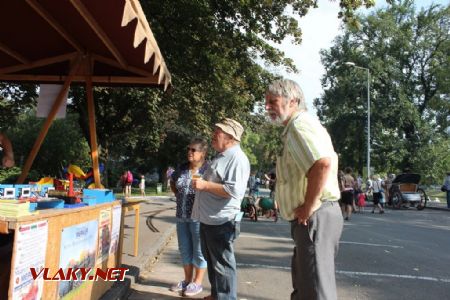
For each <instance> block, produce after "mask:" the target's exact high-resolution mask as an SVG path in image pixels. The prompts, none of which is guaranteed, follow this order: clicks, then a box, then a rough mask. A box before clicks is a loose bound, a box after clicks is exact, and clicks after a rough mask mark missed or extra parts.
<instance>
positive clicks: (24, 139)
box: [9, 112, 90, 177]
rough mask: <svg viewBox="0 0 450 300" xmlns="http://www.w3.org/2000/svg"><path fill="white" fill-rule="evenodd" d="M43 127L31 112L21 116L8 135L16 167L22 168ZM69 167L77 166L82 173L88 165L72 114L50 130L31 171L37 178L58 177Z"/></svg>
mask: <svg viewBox="0 0 450 300" xmlns="http://www.w3.org/2000/svg"><path fill="white" fill-rule="evenodd" d="M42 123H43V119H40V118H36V117H35V116H34V115H33V114H32V113H31V112H30V113H29V114H23V115H21V116H20V117H19V118H18V120H17V123H16V124H15V126H14V128H13V129H11V130H10V131H9V137H10V139H11V142H12V144H13V147H14V155H15V159H16V164H17V165H22V164H23V163H24V160H25V159H26V157H27V156H28V154H29V153H30V151H31V148H32V147H33V144H34V141H35V140H36V137H37V135H38V133H39V130H40V129H41V127H42ZM69 164H76V165H78V166H80V167H81V168H82V169H87V168H88V167H89V165H90V159H89V148H88V146H87V144H86V141H85V139H84V138H83V136H82V135H81V132H80V129H79V127H78V124H77V116H76V115H71V114H69V115H68V116H67V118H66V119H61V120H56V121H55V122H54V123H53V125H52V126H51V127H50V130H49V132H48V134H47V137H46V138H45V140H44V142H43V144H42V147H41V149H40V150H39V152H38V155H37V157H36V159H35V161H34V163H33V168H32V169H33V170H35V171H36V172H38V174H40V176H44V175H50V176H58V177H60V176H61V171H62V168H63V167H67V166H68V165H69Z"/></svg>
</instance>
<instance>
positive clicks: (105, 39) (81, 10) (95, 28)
mask: <svg viewBox="0 0 450 300" xmlns="http://www.w3.org/2000/svg"><path fill="white" fill-rule="evenodd" d="M70 2H71V3H72V5H73V6H74V7H75V8H76V9H77V10H78V12H79V13H80V15H81V16H82V17H83V18H84V20H85V21H86V23H88V24H89V26H90V27H91V29H92V30H93V31H94V32H95V34H96V35H97V36H98V37H99V38H100V39H101V40H102V42H103V43H104V44H105V46H106V47H107V48H108V50H109V51H110V52H111V53H112V55H113V56H114V57H115V58H116V59H117V61H118V62H119V63H120V65H121V66H122V67H123V68H126V67H127V63H126V61H125V59H124V58H123V57H122V55H121V54H120V52H119V50H118V49H117V48H116V46H114V43H113V42H112V40H111V39H110V38H109V37H108V35H107V34H106V32H105V31H104V30H103V29H102V28H101V27H100V25H99V24H98V23H97V21H96V20H95V18H94V17H93V16H92V15H91V13H90V12H89V10H88V9H87V8H86V6H84V4H83V3H82V2H81V1H80V0H70Z"/></svg>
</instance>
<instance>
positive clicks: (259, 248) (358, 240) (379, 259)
mask: <svg viewBox="0 0 450 300" xmlns="http://www.w3.org/2000/svg"><path fill="white" fill-rule="evenodd" d="M292 247H293V243H292V241H291V239H290V233H289V224H288V223H287V222H285V221H279V222H278V223H274V222H273V221H272V220H270V219H265V218H262V219H261V218H260V220H259V221H258V222H250V221H249V220H244V222H243V223H242V227H241V236H240V237H239V239H238V241H237V242H236V256H237V261H238V268H239V295H240V297H239V298H240V299H289V295H290V292H291V290H292V288H291V277H290V257H291V253H292ZM336 273H337V274H336V278H337V285H338V295H339V299H450V214H449V212H448V211H438V210H424V211H417V210H415V209H410V210H400V211H399V210H387V211H386V213H385V214H383V215H380V214H371V213H370V209H367V208H366V212H365V213H363V214H354V215H353V216H352V219H351V220H350V221H348V222H345V225H344V232H343V235H342V238H341V242H340V249H339V254H338V257H337V259H336Z"/></svg>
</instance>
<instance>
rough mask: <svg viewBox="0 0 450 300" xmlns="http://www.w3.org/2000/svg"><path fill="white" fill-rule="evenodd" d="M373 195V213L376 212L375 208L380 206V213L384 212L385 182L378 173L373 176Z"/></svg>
mask: <svg viewBox="0 0 450 300" xmlns="http://www.w3.org/2000/svg"><path fill="white" fill-rule="evenodd" d="M372 191H373V193H372V195H373V209H372V213H375V209H376V208H378V209H379V212H380V214H384V208H383V203H384V202H383V194H382V193H383V182H382V180H381V179H380V177H379V176H378V175H374V176H373V181H372Z"/></svg>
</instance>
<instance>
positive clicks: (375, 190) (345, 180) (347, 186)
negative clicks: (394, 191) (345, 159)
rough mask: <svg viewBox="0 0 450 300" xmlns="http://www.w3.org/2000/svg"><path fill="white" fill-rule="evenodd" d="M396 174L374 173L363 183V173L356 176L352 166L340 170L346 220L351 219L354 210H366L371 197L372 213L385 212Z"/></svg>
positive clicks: (339, 179)
mask: <svg viewBox="0 0 450 300" xmlns="http://www.w3.org/2000/svg"><path fill="white" fill-rule="evenodd" d="M394 178H395V174H389V175H388V176H385V177H384V178H382V177H381V176H380V175H377V174H374V175H372V176H371V177H370V178H368V179H367V180H366V182H365V183H363V179H362V177H361V175H357V176H354V175H353V170H352V168H350V167H347V168H345V171H339V173H338V182H339V189H340V191H341V199H340V204H341V209H342V215H343V217H344V220H346V221H348V220H350V217H351V214H352V213H353V212H359V213H362V212H364V207H365V206H366V202H367V200H368V199H369V198H371V200H372V201H373V208H372V211H371V212H372V213H375V212H376V211H378V212H379V213H380V214H384V209H385V206H386V205H387V203H388V201H389V199H390V194H389V191H390V189H391V187H392V181H393V180H394Z"/></svg>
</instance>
